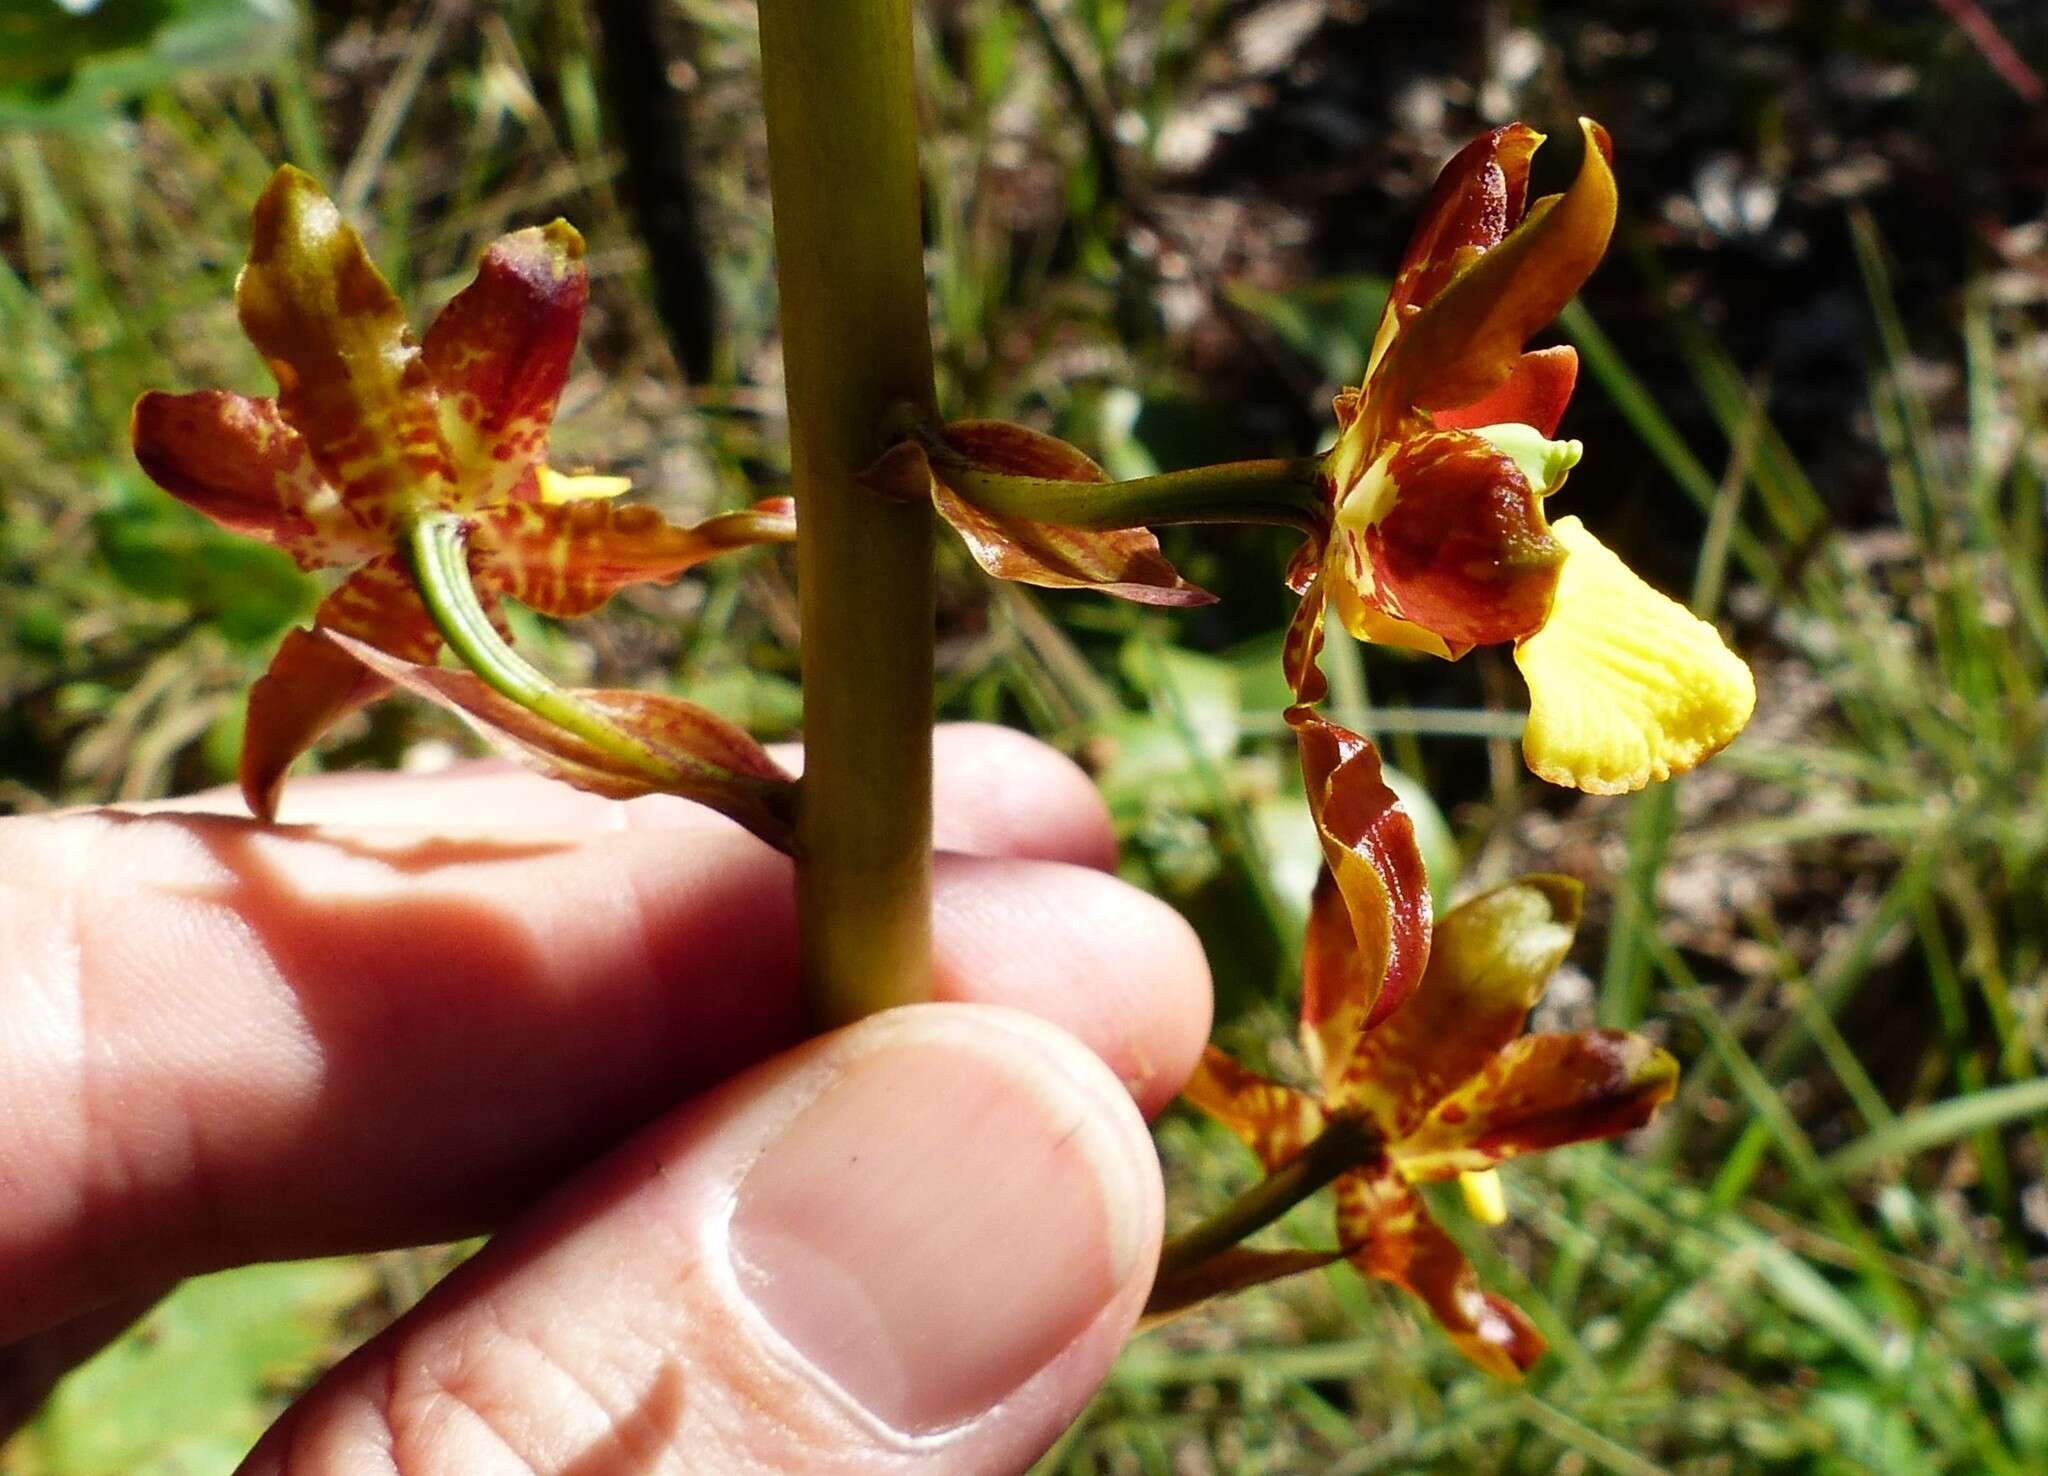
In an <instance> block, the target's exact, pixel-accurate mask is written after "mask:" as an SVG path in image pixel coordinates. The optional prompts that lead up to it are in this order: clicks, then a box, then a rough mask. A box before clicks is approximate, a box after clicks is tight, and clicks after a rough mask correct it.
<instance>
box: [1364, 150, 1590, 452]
mask: <svg viewBox="0 0 2048 1476" xmlns="http://www.w3.org/2000/svg"><path fill="white" fill-rule="evenodd" d="M1581 127H1582V129H1583V131H1584V133H1585V138H1586V150H1585V157H1584V160H1583V162H1582V163H1581V165H1580V167H1579V175H1578V178H1577V179H1576V180H1575V181H1574V182H1573V183H1572V186H1571V188H1570V189H1568V190H1566V191H1565V193H1564V194H1562V195H1551V196H1547V197H1545V198H1544V199H1541V200H1538V201H1536V202H1535V203H1534V204H1533V205H1531V206H1530V207H1529V211H1528V214H1527V216H1526V217H1525V218H1524V219H1523V220H1522V222H1521V224H1520V225H1518V226H1517V227H1516V228H1515V229H1514V231H1513V232H1512V233H1511V234H1510V235H1509V236H1508V237H1507V239H1505V240H1503V241H1502V242H1501V243H1500V244H1499V245H1497V246H1495V247H1494V248H1493V249H1492V250H1490V251H1487V252H1486V253H1485V254H1484V255H1482V256H1480V257H1479V258H1478V259H1477V260H1475V261H1473V262H1472V263H1471V265H1470V266H1468V267H1466V268H1465V270H1464V271H1462V272H1460V273H1459V274H1458V275H1457V276H1456V277H1455V278H1454V279H1453V280H1452V281H1451V282H1450V283H1449V284H1448V285H1446V286H1445V287H1444V288H1443V289H1442V290H1441V291H1440V292H1438V293H1437V295H1436V296H1435V298H1434V299H1433V300H1432V301H1430V302H1429V304H1428V305H1427V306H1426V307H1424V308H1423V309H1422V310H1421V311H1420V312H1418V313H1416V314H1415V315H1414V316H1413V317H1412V318H1410V319H1409V320H1408V321H1406V322H1404V323H1403V324H1402V325H1401V330H1400V334H1399V336H1398V337H1396V338H1395V339H1394V341H1393V344H1392V346H1391V347H1390V348H1388V349H1387V351H1386V357H1385V359H1384V360H1383V361H1382V362H1381V363H1380V366H1379V370H1378V372H1377V373H1376V374H1375V375H1374V376H1373V380H1372V384H1371V386H1370V395H1369V399H1370V404H1371V407H1372V412H1371V416H1370V417H1369V418H1370V419H1371V420H1372V421H1373V422H1374V423H1375V424H1376V425H1377V426H1379V427H1380V428H1382V429H1384V428H1386V427H1389V426H1391V425H1392V424H1393V423H1394V422H1395V421H1396V420H1397V419H1398V418H1399V417H1400V416H1401V415H1403V414H1405V413H1406V412H1407V410H1408V409H1409V408H1410V407H1420V408H1422V409H1425V410H1443V409H1452V408H1455V407H1458V406H1463V405H1470V404H1471V403H1473V402H1474V401H1475V400H1478V399H1481V398H1482V397H1484V396H1485V395H1487V394H1489V393H1491V392H1492V391H1493V390H1494V389H1495V388H1496V387H1497V386H1498V385H1499V384H1500V382H1501V381H1502V380H1504V379H1506V378H1507V377H1508V375H1509V373H1510V372H1511V371H1512V370H1513V369H1514V367H1515V364H1516V361H1517V360H1518V359H1519V358H1520V356H1521V352H1522V346H1523V345H1524V344H1526V343H1527V342H1528V341H1529V339H1530V337H1531V335H1533V334H1534V333H1535V332H1536V330H1537V329H1539V328H1541V327H1542V326H1543V325H1544V324H1546V323H1548V322H1549V321H1550V320H1551V319H1552V318H1554V317H1556V316H1557V314H1558V312H1559V311H1560V310H1561V309H1562V308H1563V307H1564V305H1565V304H1566V303H1568V302H1570V301H1571V299H1572V297H1573V295H1574V294H1575V293H1577V292H1578V290H1579V287H1580V286H1581V285H1582V284H1583V283H1584V282H1585V280H1586V278H1587V277H1589V276H1591V275H1592V272H1593V268H1594V267H1596V266H1598V265H1599V264H1600V258H1601V256H1602V255H1603V254H1605V252H1606V250H1607V239H1608V237H1609V236H1610V235H1611V234H1612V233H1613V230H1614V209H1615V193H1614V174H1613V171H1612V170H1611V169H1610V168H1609V167H1608V162H1607V159H1608V153H1609V151H1610V145H1609V144H1608V141H1607V135H1606V133H1605V131H1604V130H1602V129H1601V128H1600V127H1599V125H1598V124H1595V123H1592V122H1590V121H1586V120H1581ZM1375 433H1376V434H1377V433H1378V432H1377V431H1376V432H1375Z"/></svg>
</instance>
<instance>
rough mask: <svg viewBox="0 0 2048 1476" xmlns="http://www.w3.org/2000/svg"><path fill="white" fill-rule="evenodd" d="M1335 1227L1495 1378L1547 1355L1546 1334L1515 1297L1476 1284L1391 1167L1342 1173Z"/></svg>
mask: <svg viewBox="0 0 2048 1476" xmlns="http://www.w3.org/2000/svg"><path fill="white" fill-rule="evenodd" d="M1337 1234H1338V1237H1339V1238H1340V1239H1341V1240H1342V1241H1343V1242H1344V1244H1345V1245H1347V1246H1355V1247H1357V1249H1356V1250H1354V1251H1353V1252H1352V1254H1351V1264H1352V1265H1354V1266H1356V1267H1357V1268H1358V1269H1359V1270H1360V1271H1361V1272H1363V1273H1364V1274H1365V1275H1367V1276H1371V1277H1375V1278H1377V1279H1378V1280H1380V1281H1389V1282H1392V1283H1393V1284H1394V1285H1395V1286H1399V1287H1405V1288H1406V1289H1407V1290H1408V1291H1410V1292H1412V1293H1414V1294H1415V1295H1416V1296H1417V1297H1419V1298H1421V1299H1422V1302H1423V1305H1425V1306H1426V1307H1428V1308H1429V1310H1430V1315H1431V1316H1433V1317H1435V1318H1436V1320H1437V1323H1438V1325H1439V1326H1441V1327H1442V1328H1443V1330H1444V1332H1445V1333H1447V1334H1448V1335H1449V1336H1450V1339H1451V1341H1452V1342H1453V1343H1455V1344H1457V1346H1458V1351H1459V1352H1461V1353H1463V1354H1464V1355H1465V1356H1466V1357H1467V1358H1469V1359H1471V1360H1472V1361H1473V1362H1474V1363H1476V1364H1477V1365H1479V1367H1481V1368H1483V1369H1485V1370H1486V1371H1487V1372H1488V1373H1490V1374H1492V1375H1493V1376H1494V1377H1495V1378H1501V1379H1519V1378H1521V1376H1522V1375H1523V1374H1524V1373H1526V1372H1527V1371H1528V1370H1529V1369H1530V1368H1532V1367H1533V1366H1534V1365H1535V1363H1536V1360H1537V1359H1539V1358H1541V1357H1542V1356H1543V1350H1544V1348H1545V1346H1546V1345H1545V1343H1544V1341H1543V1335H1542V1334H1541V1333H1539V1332H1537V1331H1536V1328H1535V1326H1534V1325H1533V1324H1531V1323H1530V1321H1529V1319H1528V1318H1527V1317H1526V1316H1525V1315H1523V1313H1522V1310H1521V1309H1520V1308H1519V1307H1517V1306H1515V1304H1514V1303H1513V1302H1510V1301H1508V1300H1507V1299H1506V1298H1504V1297H1499V1296H1496V1295H1494V1294H1493V1293H1492V1292H1489V1291H1487V1290H1485V1289H1484V1288H1482V1287H1481V1286H1480V1285H1479V1277H1478V1275H1477V1273H1475V1272H1474V1271H1473V1269H1472V1263H1471V1262H1470V1261H1468V1260H1466V1259H1465V1253H1464V1252H1463V1251H1461V1250H1459V1249H1458V1246H1457V1242H1455V1241H1453V1240H1452V1239H1451V1238H1450V1236H1448V1235H1446V1234H1445V1233H1444V1231H1443V1227H1441V1226H1440V1225H1438V1224H1437V1223H1436V1221H1435V1220H1433V1219H1431V1218H1430V1215H1429V1209H1428V1207H1427V1206H1426V1205H1424V1204H1423V1202H1422V1198H1421V1196H1420V1195H1418V1194H1417V1193H1416V1192H1415V1191H1414V1189H1412V1188H1411V1187H1409V1185H1408V1184H1407V1182H1406V1181H1405V1180H1403V1179H1402V1178H1401V1176H1400V1175H1399V1173H1397V1172H1396V1171H1394V1170H1393V1169H1392V1168H1391V1167H1388V1166H1386V1165H1382V1166H1381V1167H1380V1168H1379V1169H1377V1170H1372V1169H1360V1170H1358V1171H1356V1172H1353V1173H1349V1174H1346V1175H1344V1176H1343V1177H1342V1178H1340V1179H1338V1180H1337Z"/></svg>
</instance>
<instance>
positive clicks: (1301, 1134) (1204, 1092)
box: [1181, 1046, 1323, 1173]
mask: <svg viewBox="0 0 2048 1476" xmlns="http://www.w3.org/2000/svg"><path fill="white" fill-rule="evenodd" d="M1181 1095H1182V1096H1184V1097H1186V1098H1187V1099H1188V1101H1189V1102H1190V1103H1191V1104H1193V1105H1194V1106H1196V1107H1199V1108H1201V1109H1202V1111H1204V1112H1206V1113H1208V1114H1209V1115H1210V1116H1211V1117H1213V1118H1215V1119H1216V1120H1217V1121H1218V1122H1220V1123H1222V1124H1223V1125H1224V1126H1225V1127H1227V1128H1229V1129H1230V1130H1231V1131H1232V1132H1233V1133H1236V1134H1237V1136H1238V1137H1239V1138H1240V1139H1242V1140H1243V1142H1244V1144H1245V1146H1246V1147H1248V1148H1250V1149H1251V1150H1252V1152H1253V1153H1255V1154H1257V1155H1258V1158H1259V1162H1260V1163H1261V1164H1263V1165H1264V1166H1265V1168H1266V1171H1267V1172H1268V1173H1271V1172H1272V1171H1273V1170H1274V1169H1277V1168H1279V1167H1280V1166H1281V1165H1283V1164H1285V1163H1286V1162H1287V1161H1288V1160H1289V1159H1291V1158H1293V1157H1294V1156H1295V1155H1296V1154H1298V1153H1300V1152H1301V1150H1302V1149H1304V1148H1306V1147H1308V1145H1309V1144H1310V1143H1312V1142H1314V1141H1315V1137H1316V1134H1318V1133H1320V1132H1321V1131H1322V1130H1323V1110H1322V1108H1320V1107H1319V1106H1317V1105H1316V1103H1315V1100H1314V1099H1313V1098H1312V1097H1310V1096H1308V1094H1307V1093H1305V1092H1298V1091H1296V1090H1295V1089H1294V1088H1293V1087H1290V1086H1282V1085H1281V1084H1280V1083H1278V1082H1276V1081H1268V1080H1267V1079H1266V1078H1265V1077H1263V1076H1260V1075H1259V1074H1258V1073H1256V1072H1254V1071H1248V1070H1246V1069H1245V1068H1244V1067H1242V1066H1240V1065H1238V1063H1237V1062H1236V1061H1235V1060H1233V1059H1232V1058H1231V1057H1230V1056H1228V1055H1226V1054H1225V1053H1224V1052H1222V1051H1219V1050H1217V1049H1216V1047H1214V1046H1208V1047H1206V1048H1205V1049H1204V1050H1203V1052H1202V1059H1201V1062H1200V1064H1198V1065H1197V1066H1196V1067H1195V1074H1194V1075H1193V1076H1191V1077H1189V1078H1188V1084H1187V1085H1186V1086H1185V1087H1183V1088H1182V1089H1181Z"/></svg>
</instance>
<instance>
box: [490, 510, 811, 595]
mask: <svg viewBox="0 0 2048 1476" xmlns="http://www.w3.org/2000/svg"><path fill="white" fill-rule="evenodd" d="M471 529H472V531H471V534H470V549H471V557H472V559H473V560H474V562H475V563H476V566H477V568H478V571H479V572H478V582H479V584H480V585H482V586H484V587H487V588H489V589H492V590H494V591H496V592H498V593H501V594H506V595H510V596H511V597H512V598H513V599H515V600H518V601H519V602H520V603H521V604H523V605H527V606H529V607H531V608H532V609H535V610H538V611H540V612H541V613H542V614H543V615H555V616H561V617H569V616H575V615H587V614H589V613H590V612H591V611H592V610H595V609H596V608H598V606H600V605H602V604H603V603H604V602H605V601H606V600H608V599H610V598H611V597H612V596H613V595H614V594H617V593H618V592H619V591H620V590H621V589H624V588H625V587H626V586H627V585H630V584H647V583H660V582H663V581H666V580H670V579H674V578H675V577H676V576H677V575H678V574H681V573H682V572H683V571H684V570H686V569H691V568H694V567H696V566H697V565H698V564H702V563H704V562H706V561H707V560H710V559H714V558H716V557H718V555H720V554H722V553H727V552H730V551H732V550H734V549H740V548H749V547H752V546H753V545H755V544H760V543H788V542H790V541H791V540H792V539H794V538H795V537H796V516H795V513H794V511H793V509H792V505H791V503H790V502H789V499H787V498H771V499H769V500H767V501H765V502H762V503H760V504H758V505H757V506H755V507H753V508H749V509H747V510H746V511H743V512H731V513H721V514H719V515H717V516H715V517H710V518H706V519H705V520H704V521H702V522H700V523H696V524H693V525H692V526H689V527H680V526H678V525H676V524H674V523H671V522H669V521H668V520H667V519H666V518H664V517H662V515H661V514H660V513H658V512H656V511H655V510H654V509H653V508H651V507H644V506H628V507H621V506H619V505H618V504H616V503H612V502H606V501H602V500H586V501H578V502H563V503H531V502H508V503H503V504H500V505H499V506H497V507H492V508H487V509H485V510H484V511H483V512H481V513H479V514H477V516H476V518H475V520H474V522H473V523H472V525H471Z"/></svg>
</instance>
